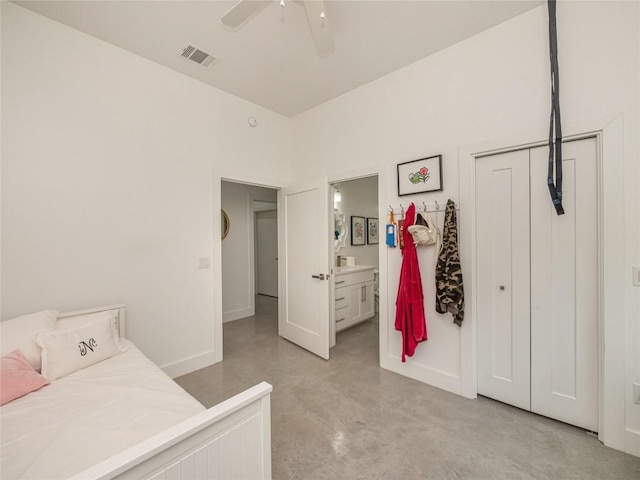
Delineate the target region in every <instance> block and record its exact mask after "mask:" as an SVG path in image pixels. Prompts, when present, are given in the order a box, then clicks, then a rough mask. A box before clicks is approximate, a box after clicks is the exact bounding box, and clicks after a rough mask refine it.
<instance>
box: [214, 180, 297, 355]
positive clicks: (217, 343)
mask: <svg viewBox="0 0 640 480" xmlns="http://www.w3.org/2000/svg"><path fill="white" fill-rule="evenodd" d="M223 181H228V182H235V183H241V184H245V185H254V186H257V187H264V188H272V189H274V190H280V189H282V188H284V187H286V186H287V184H286V183H285V182H283V181H281V180H278V179H274V178H266V177H263V176H260V177H257V176H253V175H250V174H246V173H244V172H235V171H228V170H220V169H213V172H212V182H213V193H212V199H211V203H212V210H211V212H212V217H213V226H212V228H213V248H212V252H213V254H212V259H211V269H212V272H211V273H212V276H213V291H212V292H211V294H212V297H213V357H214V359H213V363H217V362H221V361H222V360H223V338H222V337H223V335H222V324H223V318H222V317H223V315H222V239H221V238H220V235H219V234H218V233H217V232H220V229H221V221H220V215H219V214H218V215H216V214H215V212H220V209H221V208H222V182H223ZM247 208H251V203H249V206H248V207H247ZM280 209H281V205H280V204H279V203H278V205H277V211H278V215H280V214H281V211H280ZM250 223H251V222H250ZM250 228H252V227H250ZM280 242H281V236H280V232H278V249H279V248H280ZM280 285H281V284H280V282H278V295H279V296H281V295H282V291H281V286H280Z"/></svg>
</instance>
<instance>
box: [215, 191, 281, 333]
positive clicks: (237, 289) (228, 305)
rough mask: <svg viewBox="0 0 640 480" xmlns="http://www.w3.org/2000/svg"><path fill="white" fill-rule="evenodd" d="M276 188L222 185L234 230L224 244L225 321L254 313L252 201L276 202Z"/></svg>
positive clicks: (223, 301) (223, 309)
mask: <svg viewBox="0 0 640 480" xmlns="http://www.w3.org/2000/svg"><path fill="white" fill-rule="evenodd" d="M277 197H278V191H277V190H275V189H269V188H263V187H256V186H252V185H244V184H241V183H233V182H222V208H223V209H224V211H225V212H227V214H228V215H229V220H230V223H231V228H230V229H229V235H227V238H225V239H224V240H223V241H222V315H223V320H224V321H225V322H228V321H231V320H237V319H239V318H244V317H248V316H251V315H253V314H254V313H255V300H254V298H255V297H254V295H255V277H254V272H255V266H254V254H255V252H254V241H253V238H254V214H253V209H252V200H259V201H264V202H274V203H275V202H276V201H277V199H278V198H277Z"/></svg>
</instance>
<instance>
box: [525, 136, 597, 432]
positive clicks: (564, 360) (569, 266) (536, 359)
mask: <svg viewBox="0 0 640 480" xmlns="http://www.w3.org/2000/svg"><path fill="white" fill-rule="evenodd" d="M596 147H597V145H596V140H595V138H592V139H586V140H580V141H577V142H565V143H564V144H563V148H562V149H563V162H562V166H563V167H562V168H563V177H564V181H563V202H562V203H563V206H564V210H565V214H564V215H560V216H558V215H556V212H555V209H554V208H553V205H552V204H551V201H550V200H549V191H548V189H547V185H546V182H544V178H545V177H546V175H547V155H548V149H547V148H543V147H541V148H536V149H532V150H531V259H532V262H531V345H532V348H531V410H532V411H534V412H536V413H540V414H542V415H546V416H548V417H553V418H555V419H557V420H561V421H563V422H567V423H571V424H573V425H577V426H579V427H583V428H586V429H588V430H592V431H596V430H598V203H597V198H598V195H597V191H596V185H597V172H596Z"/></svg>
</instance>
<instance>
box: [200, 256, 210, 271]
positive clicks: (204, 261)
mask: <svg viewBox="0 0 640 480" xmlns="http://www.w3.org/2000/svg"><path fill="white" fill-rule="evenodd" d="M203 268H211V259H210V258H209V257H200V258H199V259H198V269H199V270H201V269H203Z"/></svg>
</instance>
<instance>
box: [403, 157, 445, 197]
mask: <svg viewBox="0 0 640 480" xmlns="http://www.w3.org/2000/svg"><path fill="white" fill-rule="evenodd" d="M440 190H442V155H435V156H433V157H427V158H421V159H420V160H411V161H410V162H404V163H399V164H398V196H403V195H413V194H416V193H425V192H437V191H440Z"/></svg>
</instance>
